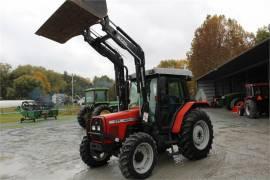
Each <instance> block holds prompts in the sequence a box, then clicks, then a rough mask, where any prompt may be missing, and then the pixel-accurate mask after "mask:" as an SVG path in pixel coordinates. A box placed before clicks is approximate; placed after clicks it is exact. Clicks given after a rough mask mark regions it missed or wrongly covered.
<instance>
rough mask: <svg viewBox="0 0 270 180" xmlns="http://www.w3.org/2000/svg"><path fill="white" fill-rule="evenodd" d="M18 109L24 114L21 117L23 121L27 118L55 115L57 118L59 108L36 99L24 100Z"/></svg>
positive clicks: (34, 118) (34, 119)
mask: <svg viewBox="0 0 270 180" xmlns="http://www.w3.org/2000/svg"><path fill="white" fill-rule="evenodd" d="M17 111H18V112H20V113H21V115H22V116H23V117H22V118H21V120H20V121H21V123H22V122H23V121H25V120H33V121H34V122H36V119H40V118H44V119H47V118H50V117H54V118H55V119H57V116H58V109H55V108H53V107H52V106H51V105H48V104H39V103H37V102H35V101H23V102H22V105H21V106H18V107H17Z"/></svg>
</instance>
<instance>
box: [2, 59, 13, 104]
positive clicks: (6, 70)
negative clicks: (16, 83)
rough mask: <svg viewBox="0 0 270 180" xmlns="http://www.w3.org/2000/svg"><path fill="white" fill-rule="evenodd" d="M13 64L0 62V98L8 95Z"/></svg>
mask: <svg viewBox="0 0 270 180" xmlns="http://www.w3.org/2000/svg"><path fill="white" fill-rule="evenodd" d="M10 74H11V65H9V64H4V63H0V98H3V99H5V98H6V97H7V90H8V88H10V86H11V79H10Z"/></svg>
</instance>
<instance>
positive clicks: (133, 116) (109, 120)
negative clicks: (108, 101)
mask: <svg viewBox="0 0 270 180" xmlns="http://www.w3.org/2000/svg"><path fill="white" fill-rule="evenodd" d="M100 116H101V117H103V118H104V119H105V121H106V124H109V125H112V124H119V123H125V122H132V121H137V120H138V119H139V116H140V109H139V108H132V109H129V110H127V111H120V112H116V113H111V114H105V115H100Z"/></svg>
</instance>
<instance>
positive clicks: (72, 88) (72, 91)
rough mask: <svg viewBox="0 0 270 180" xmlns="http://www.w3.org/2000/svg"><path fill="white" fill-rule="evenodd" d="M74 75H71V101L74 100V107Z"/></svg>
mask: <svg viewBox="0 0 270 180" xmlns="http://www.w3.org/2000/svg"><path fill="white" fill-rule="evenodd" d="M73 76H74V75H73V73H72V74H71V99H72V105H74V98H73V96H74V85H73V83H74V80H73Z"/></svg>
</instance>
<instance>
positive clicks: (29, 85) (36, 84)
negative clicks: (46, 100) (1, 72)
mask: <svg viewBox="0 0 270 180" xmlns="http://www.w3.org/2000/svg"><path fill="white" fill-rule="evenodd" d="M13 86H14V89H15V92H16V98H17V99H25V98H32V97H31V96H32V93H33V92H34V91H35V89H41V87H42V84H41V82H40V81H39V80H37V79H36V78H35V77H33V76H31V75H23V76H21V77H18V78H17V79H15V80H14V83H13ZM40 94H42V92H40Z"/></svg>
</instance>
